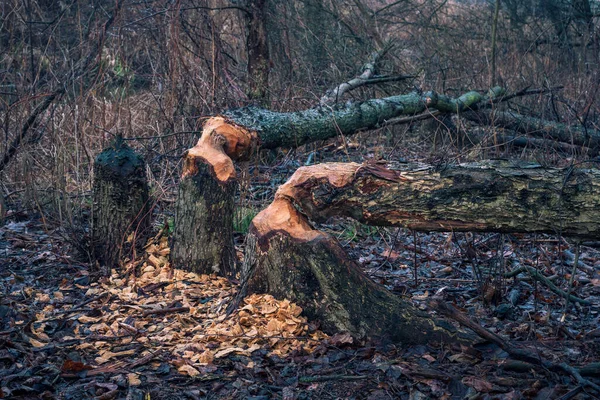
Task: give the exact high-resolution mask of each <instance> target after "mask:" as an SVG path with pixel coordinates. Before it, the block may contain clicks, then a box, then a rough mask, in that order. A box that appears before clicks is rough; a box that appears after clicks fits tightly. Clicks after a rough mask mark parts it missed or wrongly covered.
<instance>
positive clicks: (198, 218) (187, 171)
mask: <svg viewBox="0 0 600 400" xmlns="http://www.w3.org/2000/svg"><path fill="white" fill-rule="evenodd" d="M249 143H250V137H249V136H247V135H246V133H245V131H243V130H242V129H239V128H237V127H236V126H235V125H231V124H226V123H225V121H224V119H223V118H211V119H210V120H209V121H208V122H207V123H206V124H205V125H204V129H203V134H202V137H201V138H200V140H199V141H198V144H197V145H196V146H195V147H193V148H191V149H189V150H188V151H187V152H186V154H185V155H184V163H183V173H182V178H181V183H180V184H179V195H178V198H177V205H176V216H175V230H174V232H173V237H172V241H171V260H172V261H173V264H174V265H175V266H176V267H177V268H182V269H186V270H189V271H194V272H197V273H201V274H212V273H217V274H220V275H223V276H229V277H232V276H234V275H235V273H236V262H235V261H236V258H235V247H234V243H233V215H234V212H233V211H234V194H235V191H236V189H237V180H236V174H235V168H234V166H233V161H232V158H234V159H239V158H240V157H241V155H240V154H238V152H239V151H240V149H247V148H248V146H249Z"/></svg>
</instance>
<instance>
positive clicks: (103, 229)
mask: <svg viewBox="0 0 600 400" xmlns="http://www.w3.org/2000/svg"><path fill="white" fill-rule="evenodd" d="M93 186H94V187H93V211H92V215H93V218H92V248H93V252H94V256H95V258H96V259H97V260H98V261H100V262H101V263H102V264H104V265H105V266H106V267H108V268H112V267H114V266H115V265H117V264H118V262H119V260H120V259H121V258H122V257H123V256H124V255H125V254H126V253H127V251H128V247H129V246H135V244H136V242H139V241H141V240H142V239H143V234H144V233H145V231H146V228H147V227H148V222H149V216H150V207H149V201H148V200H149V197H148V182H147V180H146V164H145V163H144V160H143V159H142V157H140V156H139V155H138V154H137V153H136V152H135V151H133V150H132V149H131V148H130V147H129V146H127V145H126V144H125V143H124V142H123V140H122V138H120V137H117V138H116V139H115V141H114V142H113V144H112V145H111V146H110V147H108V148H107V149H105V150H104V151H103V152H102V153H100V154H99V155H98V156H97V157H96V160H95V161H94V185H93ZM132 233H133V236H131V238H129V239H130V240H129V243H128V237H129V235H130V234H132Z"/></svg>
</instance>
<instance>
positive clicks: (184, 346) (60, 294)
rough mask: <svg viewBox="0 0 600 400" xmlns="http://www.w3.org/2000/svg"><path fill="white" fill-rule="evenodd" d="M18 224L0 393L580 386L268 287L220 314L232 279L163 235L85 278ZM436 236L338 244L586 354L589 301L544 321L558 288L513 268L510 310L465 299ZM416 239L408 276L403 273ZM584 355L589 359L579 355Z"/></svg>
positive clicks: (0, 334)
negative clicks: (358, 324)
mask: <svg viewBox="0 0 600 400" xmlns="http://www.w3.org/2000/svg"><path fill="white" fill-rule="evenodd" d="M30 228H31V229H28V230H24V229H22V226H21V225H19V229H20V234H19V235H20V236H19V238H20V239H19V240H20V241H18V242H15V241H13V240H10V241H6V242H5V243H0V245H2V246H3V249H5V250H6V251H5V252H4V254H5V256H3V257H4V260H6V261H8V264H7V265H9V267H8V268H6V269H3V270H2V286H3V297H2V304H1V305H0V316H2V322H3V325H2V327H1V328H0V329H2V330H1V331H0V362H1V363H2V366H3V367H4V370H3V371H2V370H1V368H0V382H1V386H0V389H1V393H0V395H1V396H3V397H6V398H10V397H18V398H67V399H80V398H104V399H111V398H129V399H146V398H150V399H155V398H183V397H185V398H192V399H196V398H253V399H266V398H286V399H300V398H323V399H326V398H332V399H333V398H365V399H367V398H368V399H378V398H409V399H417V398H469V397H477V398H498V399H499V398H554V397H558V396H561V395H567V394H568V395H570V396H571V395H573V396H574V397H573V398H586V397H585V396H586V394H585V392H581V393H575V394H573V393H574V392H575V391H577V390H579V391H581V389H578V386H577V385H575V386H574V385H573V384H572V383H571V384H569V383H568V381H564V379H562V378H560V379H562V380H559V377H558V376H556V375H552V374H550V375H548V374H547V373H546V374H544V373H540V371H539V370H538V371H536V370H535V369H534V368H533V367H532V365H531V364H528V363H523V362H517V361H515V360H511V359H509V358H507V356H506V354H505V353H503V352H502V351H500V350H499V349H498V348H497V347H494V346H490V345H485V346H483V347H478V348H463V349H451V348H446V349H439V348H435V347H430V346H412V347H396V346H393V345H392V344H389V343H388V344H385V343H378V344H376V343H363V342H356V341H355V340H353V339H352V338H351V337H350V336H349V335H347V334H337V335H334V336H332V337H327V336H326V335H325V334H323V333H322V332H320V331H319V330H318V329H316V327H315V324H314V323H313V322H312V321H307V320H306V318H305V317H304V316H303V315H302V310H301V309H300V307H298V306H297V305H294V304H293V303H290V302H289V301H286V300H277V299H274V298H273V297H271V296H269V295H252V296H250V297H248V298H247V299H246V300H245V301H244V302H243V303H242V304H241V306H240V307H239V309H238V310H237V312H235V313H234V314H232V315H231V316H230V317H227V316H226V308H227V305H228V304H229V302H230V300H231V298H232V296H233V295H234V294H235V291H236V285H235V284H233V283H231V282H229V281H227V280H225V279H223V278H219V277H216V276H203V275H197V274H193V273H189V272H185V271H181V270H177V269H173V268H171V266H170V265H169V263H168V255H169V248H168V245H167V240H166V239H165V238H158V239H155V240H154V241H152V242H150V243H149V245H148V246H147V247H146V249H145V253H144V254H143V255H142V256H140V257H138V258H137V259H136V260H132V261H128V262H126V263H125V264H124V265H123V266H122V268H121V271H123V272H122V273H118V272H116V271H112V273H111V275H110V276H109V277H107V278H101V279H97V278H96V277H92V276H90V275H89V272H88V271H89V266H86V265H80V264H78V263H76V262H74V261H73V260H71V259H70V257H69V256H68V254H69V253H70V252H71V251H70V250H69V249H68V248H64V243H61V242H60V240H59V239H58V238H56V237H53V235H52V233H50V234H47V233H43V230H41V229H39V230H38V231H36V227H35V226H34V225H33V223H32V224H31V226H30ZM4 229H5V230H4V232H6V231H8V229H6V227H5V228H4ZM4 237H6V236H4ZM2 238H3V236H0V241H1V240H2ZM447 241H448V239H447V236H444V235H441V234H431V235H426V236H425V235H422V234H421V235H420V241H419V242H418V243H413V242H412V239H411V235H401V241H399V243H397V244H396V245H395V244H394V243H393V241H391V240H388V241H387V242H386V243H385V244H382V243H378V242H373V243H371V241H370V239H367V240H363V242H362V243H361V245H360V246H354V244H352V243H350V247H351V248H350V249H349V250H350V251H354V252H355V253H358V255H356V254H355V256H356V257H355V258H356V259H362V260H364V263H366V264H368V265H365V267H366V268H367V271H369V270H370V269H371V272H372V273H371V275H372V276H373V277H374V279H375V280H377V281H379V282H380V283H382V284H385V285H386V286H388V287H389V288H390V289H392V290H396V289H401V292H402V293H403V295H405V296H409V297H410V298H411V299H412V300H413V302H415V303H416V304H417V305H422V303H423V302H426V301H427V299H428V298H429V297H431V296H432V295H433V293H435V292H437V290H438V289H439V288H440V287H445V288H446V293H447V294H448V301H451V302H452V303H453V304H455V305H456V306H458V307H460V308H461V309H462V310H463V311H465V312H468V313H469V315H471V317H473V318H476V319H478V320H479V321H480V323H481V324H482V325H483V326H485V327H487V328H488V329H492V330H494V331H496V332H499V333H502V334H503V335H504V336H505V337H510V338H512V339H514V340H518V341H519V342H522V343H528V342H531V341H535V343H536V345H537V346H538V349H539V352H540V355H541V356H544V357H547V358H554V359H564V360H565V361H567V362H571V363H573V364H574V365H583V364H586V363H589V362H592V364H593V361H596V360H597V357H596V355H597V354H598V346H597V337H599V336H600V335H598V334H596V333H595V332H596V331H597V324H596V327H595V328H594V327H593V321H597V320H598V313H597V310H598V307H597V305H594V306H592V307H591V308H590V309H588V314H585V312H584V313H581V312H579V313H570V314H569V315H568V318H567V320H566V322H565V324H564V326H563V328H562V330H558V331H557V330H556V324H553V321H555V320H558V317H559V316H560V312H557V309H560V304H561V303H560V298H559V297H558V296H557V295H556V294H554V293H552V292H549V291H548V290H545V289H544V288H543V287H538V288H537V289H536V287H535V285H534V282H532V281H531V280H529V281H528V280H526V279H525V280H520V281H518V282H515V283H514V284H512V285H509V286H507V287H506V288H505V289H503V290H504V291H505V295H507V293H508V291H509V290H516V289H518V290H519V296H518V299H517V300H515V305H514V306H512V308H513V309H514V310H513V312H512V314H506V315H504V314H503V315H499V314H498V311H497V308H498V307H496V309H495V308H494V307H493V306H492V307H490V306H482V303H481V301H478V300H476V296H475V292H474V291H473V287H472V284H469V282H473V279H472V276H471V274H470V273H469V272H470V271H469V268H471V267H469V265H468V262H467V263H466V264H465V261H464V260H461V256H460V253H456V254H452V253H453V252H455V250H454V249H453V246H454V245H452V243H450V245H445V243H446V242H447ZM15 243H17V244H18V246H14V244H15ZM524 243H527V242H526V240H525V239H524ZM476 247H477V250H478V251H479V253H480V255H479V261H480V263H483V262H484V261H486V260H491V259H492V258H493V256H494V251H490V250H486V247H485V246H483V245H480V246H476ZM527 250H528V249H527V247H526V246H525V245H524V246H523V248H520V246H513V248H512V253H511V254H510V257H512V258H517V259H518V260H519V263H520V264H524V265H535V264H536V263H538V262H539V263H540V264H542V263H543V268H545V269H546V270H545V271H544V273H546V274H550V273H555V274H556V273H559V272H560V264H557V262H556V259H555V258H553V257H551V256H548V257H547V260H546V259H543V258H542V257H540V258H539V261H538V260H535V259H531V258H528V257H531V256H530V254H531V252H529V253H526V252H527ZM3 251H4V250H3ZM415 251H417V256H416V257H417V258H418V261H419V262H420V265H419V269H418V274H419V286H418V287H415V288H409V285H410V282H411V278H412V274H413V273H414V266H413V265H411V261H413V260H414V259H415V254H414V253H415ZM563 251H564V250H563ZM449 253H450V254H449ZM548 253H550V251H548ZM581 260H582V261H583V262H586V263H587V264H589V265H590V266H592V267H593V268H594V269H596V268H597V266H598V264H600V263H599V262H598V258H597V252H594V251H592V249H586V251H585V252H582V258H581ZM449 269H450V270H449ZM444 270H446V271H447V272H443V271H444ZM568 270H569V271H571V268H568ZM580 272H581V271H580ZM583 272H585V271H583ZM465 273H467V275H465ZM585 277H586V274H583V273H580V274H578V277H577V280H576V282H580V283H579V284H578V285H579V286H576V287H575V288H574V292H577V293H578V294H579V295H580V296H582V295H583V297H585V298H590V299H595V298H596V296H597V295H598V294H599V293H600V292H599V290H598V289H597V288H598V283H597V282H598V281H600V280H598V275H597V273H595V274H594V275H592V276H591V277H590V278H589V279H588V281H587V283H586V280H585ZM469 278H470V279H469ZM396 282H404V283H402V284H401V286H402V287H401V288H400V287H399V286H398V284H397V283H396ZM396 291H397V290H396ZM507 297H509V296H508V295H507ZM474 300H475V301H474ZM532 301H534V302H535V301H537V306H532V304H533V303H532ZM577 306H578V305H577ZM536 307H537V308H536ZM517 312H520V313H522V316H521V314H519V313H517ZM525 315H529V316H530V320H527V319H524V318H523V316H525ZM579 319H580V321H579ZM590 328H593V329H590ZM594 329H595V330H594ZM569 335H571V336H569ZM583 339H585V340H583ZM590 370H591V372H592V373H597V369H596V370H594V369H593V365H590ZM553 376H554V378H553ZM169 396H171V397H169ZM478 396H479V397H478ZM577 396H579V397H577ZM582 396H583V397H582Z"/></svg>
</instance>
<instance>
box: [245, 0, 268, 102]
mask: <svg viewBox="0 0 600 400" xmlns="http://www.w3.org/2000/svg"><path fill="white" fill-rule="evenodd" d="M266 3H267V1H266V0H251V1H248V2H247V7H248V10H249V13H247V14H246V27H247V29H248V37H247V39H246V46H247V49H248V86H249V88H248V97H249V98H250V100H255V101H257V102H258V103H259V104H261V105H266V104H267V103H268V101H269V68H270V67H269V63H270V57H269V42H268V36H267V22H266V20H267V15H266Z"/></svg>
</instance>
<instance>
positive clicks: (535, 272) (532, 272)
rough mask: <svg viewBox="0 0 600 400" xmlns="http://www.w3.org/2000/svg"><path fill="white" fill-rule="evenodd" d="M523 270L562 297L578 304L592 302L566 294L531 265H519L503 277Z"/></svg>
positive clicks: (517, 273) (511, 275) (509, 276)
mask: <svg viewBox="0 0 600 400" xmlns="http://www.w3.org/2000/svg"><path fill="white" fill-rule="evenodd" d="M523 272H527V273H528V274H529V275H530V276H531V277H532V278H533V279H535V280H537V281H538V282H541V283H543V284H544V285H545V286H546V287H548V289H550V290H551V291H553V292H554V293H556V294H557V295H559V296H560V297H562V298H565V299H569V300H571V301H575V302H577V303H579V304H583V305H586V306H587V305H590V304H592V303H591V302H590V301H588V300H584V299H581V298H579V297H577V296H574V295H572V294H568V293H567V292H565V291H564V290H561V289H559V288H558V287H557V286H556V285H555V284H554V283H552V281H551V280H550V279H548V278H546V277H545V276H544V275H542V274H541V273H540V272H539V271H538V270H537V269H535V268H533V267H528V266H522V267H519V268H517V269H515V270H513V271H510V272H507V273H505V274H504V277H505V278H512V277H515V276H517V275H519V274H520V273H523Z"/></svg>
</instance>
